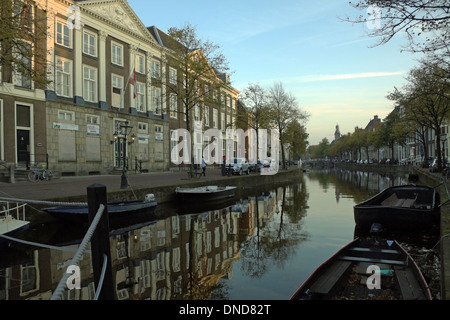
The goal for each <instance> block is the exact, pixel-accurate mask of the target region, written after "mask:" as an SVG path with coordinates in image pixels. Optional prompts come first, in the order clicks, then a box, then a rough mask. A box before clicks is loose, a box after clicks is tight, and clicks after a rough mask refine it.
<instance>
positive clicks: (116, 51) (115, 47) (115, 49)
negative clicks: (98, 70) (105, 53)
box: [111, 41, 123, 67]
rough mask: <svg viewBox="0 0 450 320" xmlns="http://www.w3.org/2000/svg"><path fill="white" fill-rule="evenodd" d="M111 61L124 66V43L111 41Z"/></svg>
mask: <svg viewBox="0 0 450 320" xmlns="http://www.w3.org/2000/svg"><path fill="white" fill-rule="evenodd" d="M111 63H113V64H115V65H118V66H121V67H123V45H121V44H120V43H118V42H114V41H111Z"/></svg>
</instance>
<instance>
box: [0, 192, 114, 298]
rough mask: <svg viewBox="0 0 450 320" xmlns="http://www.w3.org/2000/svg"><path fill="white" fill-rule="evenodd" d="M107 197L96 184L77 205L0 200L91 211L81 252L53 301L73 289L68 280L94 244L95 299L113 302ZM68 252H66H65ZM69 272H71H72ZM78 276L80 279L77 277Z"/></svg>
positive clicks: (60, 284) (80, 247) (92, 251)
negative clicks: (67, 290) (87, 248)
mask: <svg viewBox="0 0 450 320" xmlns="http://www.w3.org/2000/svg"><path fill="white" fill-rule="evenodd" d="M106 195H107V193H106V187H105V186H103V185H100V184H93V185H91V186H89V187H88V188H87V198H88V202H87V203H82V202H77V203H72V202H56V203H55V202H49V201H42V200H25V199H17V198H4V197H0V201H2V200H3V201H15V202H23V203H25V205H26V204H27V203H35V204H49V203H51V204H53V205H55V204H56V205H66V206H67V205H69V206H70V205H75V206H88V209H89V221H90V226H89V229H88V231H87V232H86V234H85V236H84V238H83V240H82V242H81V244H80V246H79V248H78V250H77V251H76V253H75V255H74V257H73V258H72V260H71V263H70V264H69V267H68V268H67V271H66V273H65V274H64V276H63V277H62V278H61V280H60V282H59V283H58V286H57V288H56V289H55V291H54V292H53V294H52V296H51V300H61V298H62V294H63V292H64V290H65V289H66V288H65V285H67V288H68V289H73V288H70V287H69V283H68V280H69V277H71V275H73V269H72V268H73V267H74V266H77V265H78V263H79V261H80V259H81V258H82V256H83V254H84V253H85V252H86V251H89V250H86V247H87V245H88V243H89V242H90V243H91V250H90V252H91V254H92V260H91V261H92V269H93V271H94V283H95V288H96V290H95V296H94V299H95V300H97V299H100V300H114V289H113V276H112V268H111V248H110V243H109V222H108V221H109V217H108V209H107V196H106ZM0 237H2V238H6V239H8V240H10V241H18V242H22V243H25V244H32V245H37V246H42V247H46V248H51V249H55V248H56V249H60V250H64V249H63V248H57V247H55V246H48V245H40V244H36V243H31V242H29V241H24V240H20V239H15V238H12V237H9V236H6V235H0ZM65 251H67V250H65ZM69 268H70V269H69ZM78 276H79V275H78Z"/></svg>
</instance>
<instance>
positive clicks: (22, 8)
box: [14, 1, 33, 29]
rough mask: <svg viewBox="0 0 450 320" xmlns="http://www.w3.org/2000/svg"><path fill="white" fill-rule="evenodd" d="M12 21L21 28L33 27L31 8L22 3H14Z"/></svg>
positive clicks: (29, 5)
mask: <svg viewBox="0 0 450 320" xmlns="http://www.w3.org/2000/svg"><path fill="white" fill-rule="evenodd" d="M14 19H15V20H16V21H17V24H18V25H19V26H21V27H25V28H29V29H31V28H32V27H33V6H32V5H31V4H29V3H24V2H22V1H14Z"/></svg>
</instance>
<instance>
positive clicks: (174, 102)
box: [169, 93, 178, 119]
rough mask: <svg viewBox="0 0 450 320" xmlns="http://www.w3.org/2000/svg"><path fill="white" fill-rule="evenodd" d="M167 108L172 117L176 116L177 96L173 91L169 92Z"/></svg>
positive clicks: (175, 117)
mask: <svg viewBox="0 0 450 320" xmlns="http://www.w3.org/2000/svg"><path fill="white" fill-rule="evenodd" d="M169 110H170V115H169V116H170V117H171V118H172V119H177V118H178V97H177V95H176V94H175V93H171V94H170V97H169Z"/></svg>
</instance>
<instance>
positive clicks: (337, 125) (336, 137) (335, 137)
mask: <svg viewBox="0 0 450 320" xmlns="http://www.w3.org/2000/svg"><path fill="white" fill-rule="evenodd" d="M340 138H341V132H340V131H339V124H336V131H335V132H334V141H338V140H339V139H340Z"/></svg>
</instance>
